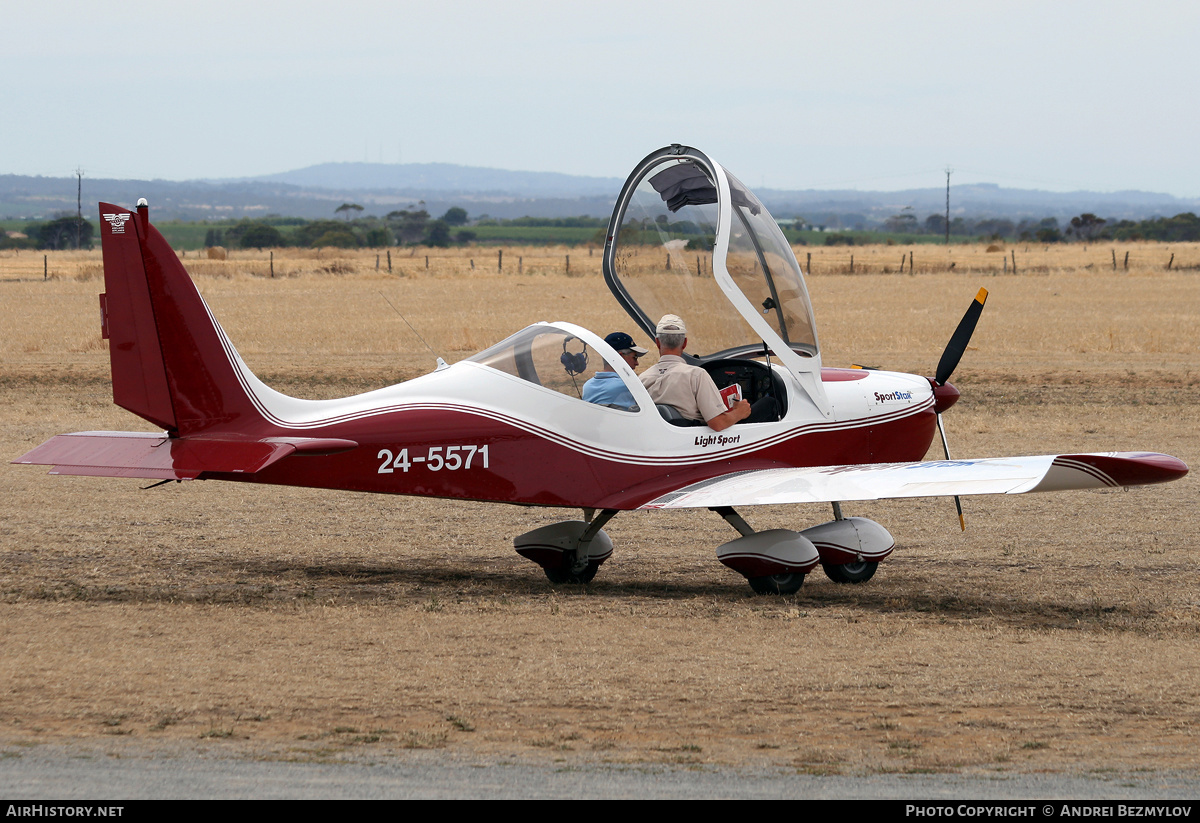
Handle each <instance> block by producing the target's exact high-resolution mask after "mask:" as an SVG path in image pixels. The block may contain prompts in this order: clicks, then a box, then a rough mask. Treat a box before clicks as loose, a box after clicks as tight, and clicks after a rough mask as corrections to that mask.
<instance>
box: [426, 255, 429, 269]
mask: <svg viewBox="0 0 1200 823" xmlns="http://www.w3.org/2000/svg"><path fill="white" fill-rule="evenodd" d="M425 271H429V255H428V254H427V255H425Z"/></svg>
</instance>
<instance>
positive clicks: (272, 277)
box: [271, 252, 379, 280]
mask: <svg viewBox="0 0 1200 823" xmlns="http://www.w3.org/2000/svg"><path fill="white" fill-rule="evenodd" d="M375 268H379V255H375ZM271 279H272V280H274V279H275V252H271Z"/></svg>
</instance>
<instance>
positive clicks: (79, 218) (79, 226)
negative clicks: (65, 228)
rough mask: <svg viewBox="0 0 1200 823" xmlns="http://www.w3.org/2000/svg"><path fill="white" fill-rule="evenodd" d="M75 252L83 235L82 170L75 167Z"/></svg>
mask: <svg viewBox="0 0 1200 823" xmlns="http://www.w3.org/2000/svg"><path fill="white" fill-rule="evenodd" d="M75 178H76V188H75V251H79V243H80V236H81V235H82V234H83V169H81V168H79V167H78V166H76V167H75Z"/></svg>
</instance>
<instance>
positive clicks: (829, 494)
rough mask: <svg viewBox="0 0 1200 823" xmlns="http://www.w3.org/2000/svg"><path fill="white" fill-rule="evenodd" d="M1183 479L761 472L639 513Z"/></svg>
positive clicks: (1002, 462)
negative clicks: (658, 510) (651, 510)
mask: <svg viewBox="0 0 1200 823" xmlns="http://www.w3.org/2000/svg"><path fill="white" fill-rule="evenodd" d="M1187 472H1188V468H1187V466H1186V465H1185V464H1184V463H1183V461H1181V460H1178V459H1177V458H1174V457H1171V456H1170V455H1167V454H1155V453H1152V452H1114V453H1110V454H1061V455H1053V454H1049V455H1040V456H1034V457H990V458H986V459H982V460H930V461H925V462H920V463H879V464H864V465H855V466H815V467H812V468H803V469H761V470H756V471H745V472H734V473H732V474H727V475H723V476H721V477H714V478H711V479H709V480H702V481H700V482H698V483H692V484H690V485H687V486H684V487H682V488H680V489H677V490H675V491H673V492H669V493H668V494H664V495H662V496H660V497H658V498H656V499H654V500H651V501H650V502H648V503H646V504H644V505H642V506H641V508H643V509H690V508H711V507H717V506H754V505H766V504H771V503H831V502H834V501H843V500H879V499H883V498H900V497H943V496H947V497H948V496H950V495H964V496H965V495H972V494H1024V493H1026V492H1042V491H1064V490H1067V489H1102V488H1114V487H1119V486H1143V485H1148V484H1151V483H1166V482H1168V481H1171V480H1178V479H1179V478H1181V477H1183V476H1184V475H1185V474H1187Z"/></svg>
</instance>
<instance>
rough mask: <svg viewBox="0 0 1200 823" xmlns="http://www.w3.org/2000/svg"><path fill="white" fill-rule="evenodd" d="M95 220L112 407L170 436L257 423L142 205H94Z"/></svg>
mask: <svg viewBox="0 0 1200 823" xmlns="http://www.w3.org/2000/svg"><path fill="white" fill-rule="evenodd" d="M100 218H101V220H100V234H101V238H102V245H103V249H104V287H105V289H106V293H105V294H103V295H101V296H100V305H101V313H102V317H103V320H102V324H103V328H104V330H105V331H106V332H107V336H108V338H109V356H110V359H111V362H112V380H113V402H115V403H116V404H117V405H118V406H121V407H122V408H124V409H128V410H129V411H131V412H133V413H134V414H136V415H138V416H139V417H144V418H145V419H146V420H149V421H150V422H151V423H154V424H156V425H159V426H162V427H163V428H164V429H168V430H170V431H172V432H176V433H178V434H192V433H195V432H199V431H204V430H206V429H211V428H214V427H218V426H222V424H228V423H233V422H234V421H238V422H244V423H248V422H249V421H250V420H255V421H257V420H261V419H262V418H261V415H259V413H258V411H257V410H256V409H255V407H254V403H253V402H252V401H251V399H250V396H249V395H248V394H247V392H246V390H245V388H244V387H243V385H242V383H241V381H240V380H239V379H238V371H237V367H236V366H235V365H234V363H233V361H232V359H231V358H232V357H235V356H236V355H234V354H233V353H232V348H230V349H228V350H227V348H226V347H227V345H228V341H226V340H225V339H224V335H223V334H222V333H221V332H220V330H219V329H218V327H217V325H216V322H215V321H214V320H213V319H212V316H211V315H210V314H209V312H208V307H207V306H205V304H204V300H203V299H202V298H201V297H200V293H199V292H198V291H196V286H195V284H194V283H192V279H191V278H190V277H189V276H188V273H187V271H186V270H185V269H184V268H183V264H181V263H180V262H179V258H177V257H176V256H175V252H174V250H173V249H172V248H171V246H170V244H169V243H167V241H166V240H165V239H164V238H163V236H162V235H161V234H159V233H158V230H157V229H155V228H154V227H153V226H151V225H150V221H149V216H148V209H147V207H146V206H144V205H143V206H139V207H138V209H137V211H136V212H133V213H131V212H130V211H129V210H127V209H122V208H120V207H118V206H114V205H112V204H110V203H101V204H100ZM224 428H228V426H224Z"/></svg>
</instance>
